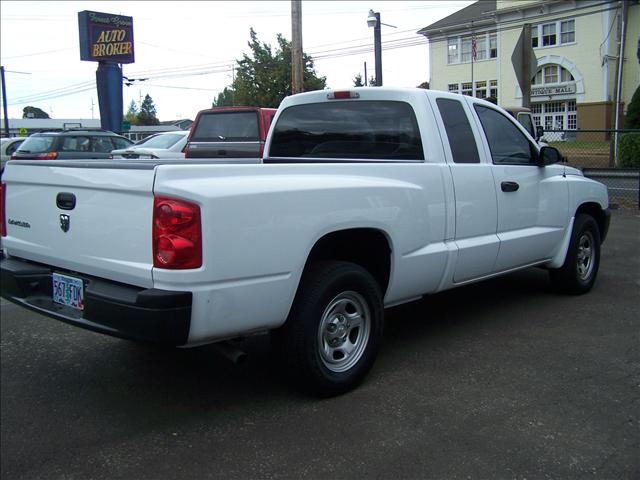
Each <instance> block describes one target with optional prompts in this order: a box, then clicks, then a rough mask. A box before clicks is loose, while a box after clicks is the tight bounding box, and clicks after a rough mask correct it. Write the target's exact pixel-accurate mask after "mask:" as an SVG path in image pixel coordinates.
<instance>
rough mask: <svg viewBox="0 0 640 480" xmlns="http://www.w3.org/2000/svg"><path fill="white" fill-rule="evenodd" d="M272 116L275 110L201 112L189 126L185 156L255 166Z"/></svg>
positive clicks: (221, 109) (253, 109)
mask: <svg viewBox="0 0 640 480" xmlns="http://www.w3.org/2000/svg"><path fill="white" fill-rule="evenodd" d="M275 114H276V109H275V108H260V107H217V108H211V109H208V110H202V111H200V112H199V113H198V115H197V116H196V119H195V121H194V122H193V125H192V126H191V135H190V136H189V141H188V143H187V147H186V150H185V157H186V158H218V159H225V158H231V159H237V160H235V161H242V162H243V163H253V162H255V163H258V162H259V161H260V159H261V158H262V153H263V151H264V143H265V140H266V138H267V133H268V132H269V127H270V126H271V121H272V120H273V116H274V115H275Z"/></svg>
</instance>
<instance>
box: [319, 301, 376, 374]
mask: <svg viewBox="0 0 640 480" xmlns="http://www.w3.org/2000/svg"><path fill="white" fill-rule="evenodd" d="M370 333H371V313H370V310H369V306H368V305H367V302H366V301H365V299H364V297H363V296H362V295H360V294H359V293H357V292H352V291H347V292H341V293H339V294H338V295H336V296H335V297H334V298H333V299H332V300H331V301H330V302H329V304H328V305H327V308H325V310H324V312H323V314H322V318H321V320H320V325H319V327H318V351H319V354H320V359H321V360H322V363H323V364H324V366H325V367H326V368H328V369H329V370H330V371H332V372H335V373H340V372H345V371H347V370H349V369H350V368H352V367H353V366H354V365H355V364H356V363H358V361H359V360H360V359H361V358H362V355H363V354H364V351H365V349H366V347H367V343H368V340H369V335H370Z"/></svg>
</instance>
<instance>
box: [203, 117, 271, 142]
mask: <svg viewBox="0 0 640 480" xmlns="http://www.w3.org/2000/svg"><path fill="white" fill-rule="evenodd" d="M191 140H192V141H194V142H234V141H235V142H238V141H244V142H247V141H258V140H260V135H259V131H258V114H257V113H256V112H215V113H205V114H202V115H201V116H200V119H199V120H198V122H197V125H196V130H195V131H194V132H193V136H192V137H191Z"/></svg>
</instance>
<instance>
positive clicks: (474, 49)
mask: <svg viewBox="0 0 640 480" xmlns="http://www.w3.org/2000/svg"><path fill="white" fill-rule="evenodd" d="M471 58H473V59H474V60H476V59H477V58H478V45H477V44H476V37H475V36H474V37H471Z"/></svg>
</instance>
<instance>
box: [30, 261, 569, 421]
mask: <svg viewBox="0 0 640 480" xmlns="http://www.w3.org/2000/svg"><path fill="white" fill-rule="evenodd" d="M554 298H556V299H559V298H562V297H560V296H557V295H555V294H554V293H553V292H552V291H551V287H550V285H549V284H548V281H547V275H546V272H544V271H542V270H536V269H530V270H527V271H524V272H518V273H515V274H512V275H509V276H506V277H502V278H498V279H494V280H490V281H487V282H483V283H479V284H477V285H470V286H467V287H462V288H459V289H456V290H452V291H449V292H445V293H442V294H438V295H434V296H431V297H427V298H425V299H423V300H420V301H417V302H414V303H411V304H408V305H404V306H400V307H396V308H392V309H388V310H387V328H386V331H385V338H384V341H385V343H384V345H383V348H382V351H381V355H380V356H379V358H378V361H377V362H376V365H375V366H374V368H373V371H372V372H371V374H370V376H369V377H368V379H367V380H366V381H365V384H364V385H363V386H362V387H361V388H360V389H357V390H355V391H354V392H352V393H351V394H348V395H346V396H344V397H340V398H342V400H340V398H338V399H330V400H325V402H332V401H338V402H341V401H343V402H348V401H349V400H348V398H349V397H350V396H352V395H356V396H360V395H366V394H367V393H366V392H367V390H368V389H370V388H375V385H376V384H377V383H378V382H384V378H385V377H386V376H387V375H391V374H392V373H393V372H394V371H396V370H397V369H398V368H417V367H415V366H414V363H415V358H416V356H419V358H420V360H421V361H420V362H419V363H420V365H422V366H421V367H420V368H425V366H424V365H425V362H428V358H429V357H428V356H429V355H430V354H432V353H433V352H432V353H429V352H430V350H432V351H436V350H440V351H442V349H443V348H447V347H446V345H447V343H448V342H451V340H452V339H454V340H455V339H458V340H460V339H461V340H462V341H463V342H465V343H467V344H470V345H473V344H475V343H477V339H478V335H482V334H483V332H484V331H485V330H496V329H502V328H503V327H504V328H505V329H506V328H509V325H510V324H511V322H513V316H514V315H513V312H514V311H516V312H517V310H518V308H519V307H518V304H519V303H521V302H523V301H528V302H529V303H534V302H540V301H548V300H551V301H552V300H553V299H554ZM556 301H560V300H556ZM65 328H66V327H65ZM74 332H75V333H73V334H72V335H73V337H74V338H75V340H76V341H78V342H81V343H85V351H83V352H76V353H75V354H73V357H74V359H73V362H74V363H73V364H72V365H71V366H70V367H69V369H67V370H66V371H64V372H61V371H58V372H57V373H55V374H54V375H53V377H52V378H50V379H47V378H42V382H43V383H44V384H46V383H48V382H52V383H53V384H56V385H55V386H53V385H51V388H52V389H56V390H58V391H62V392H64V393H63V394H62V396H61V397H60V398H52V399H51V402H52V404H56V405H57V408H59V409H60V410H65V409H67V408H69V407H70V405H74V404H75V405H76V406H77V407H78V408H79V409H86V408H89V407H87V405H91V407H90V410H91V411H94V412H100V416H101V417H105V418H112V419H114V421H117V422H123V424H126V425H127V426H126V429H127V430H131V429H142V430H145V429H148V428H151V426H152V425H153V426H154V427H153V428H154V429H156V428H163V427H162V426H163V425H164V426H166V428H178V427H177V426H178V425H181V424H182V425H184V424H185V423H186V424H188V423H191V422H196V423H200V422H207V424H208V425H219V424H226V423H227V422H229V418H232V417H234V416H239V417H244V416H247V415H249V416H250V417H251V418H254V417H256V414H257V413H256V412H262V413H263V414H264V413H267V414H269V415H286V414H287V412H286V408H287V407H286V406H287V405H289V407H290V406H291V403H292V402H293V403H294V404H299V405H301V406H302V408H303V409H306V408H316V405H318V400H316V399H313V398H308V397H305V396H303V395H301V394H298V393H296V392H295V391H294V390H293V389H292V387H290V386H289V384H288V383H287V381H286V379H285V378H283V376H282V375H281V374H280V372H279V366H278V362H277V361H276V358H275V355H274V354H272V351H271V346H270V341H269V337H268V336H267V335H262V336H255V337H250V338H248V339H245V340H243V341H242V342H240V346H241V347H242V348H243V349H244V350H245V351H246V352H247V353H248V355H249V356H248V359H247V360H246V362H244V363H242V364H240V365H234V364H232V363H231V362H230V361H229V360H227V359H225V358H223V357H221V356H220V355H218V354H216V353H215V348H213V347H211V346H204V347H198V348H193V349H163V348H159V347H153V346H148V345H141V344H136V343H133V342H128V341H123V340H118V339H112V338H108V337H102V336H96V335H95V334H92V333H89V332H84V331H77V330H74ZM74 343H75V342H74ZM89 345H90V346H89ZM427 364H428V363H427ZM61 383H63V385H61ZM41 386H42V387H44V388H48V387H46V386H45V385H41ZM83 405H84V406H83ZM51 406H55V405H50V407H51ZM61 421H62V419H61ZM114 428H115V427H114ZM121 428H125V427H121Z"/></svg>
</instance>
